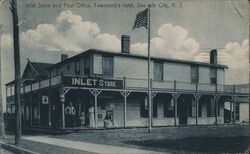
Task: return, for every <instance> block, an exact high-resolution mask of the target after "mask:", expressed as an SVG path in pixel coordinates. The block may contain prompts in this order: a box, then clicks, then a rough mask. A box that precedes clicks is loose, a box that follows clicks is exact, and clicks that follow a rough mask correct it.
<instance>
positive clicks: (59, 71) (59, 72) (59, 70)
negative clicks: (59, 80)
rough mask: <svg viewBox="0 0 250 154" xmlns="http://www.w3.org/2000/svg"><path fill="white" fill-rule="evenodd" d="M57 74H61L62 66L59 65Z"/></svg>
mask: <svg viewBox="0 0 250 154" xmlns="http://www.w3.org/2000/svg"><path fill="white" fill-rule="evenodd" d="M56 74H57V75H60V74H61V68H60V67H57V68H56Z"/></svg>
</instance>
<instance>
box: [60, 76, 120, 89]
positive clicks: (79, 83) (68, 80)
mask: <svg viewBox="0 0 250 154" xmlns="http://www.w3.org/2000/svg"><path fill="white" fill-rule="evenodd" d="M62 82H63V85H64V86H73V87H89V88H104V89H123V80H113V79H102V78H84V77H69V76H63V78H62Z"/></svg>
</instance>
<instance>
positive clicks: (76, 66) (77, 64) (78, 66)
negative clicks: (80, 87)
mask: <svg viewBox="0 0 250 154" xmlns="http://www.w3.org/2000/svg"><path fill="white" fill-rule="evenodd" d="M75 73H76V74H80V59H77V60H76V61H75Z"/></svg>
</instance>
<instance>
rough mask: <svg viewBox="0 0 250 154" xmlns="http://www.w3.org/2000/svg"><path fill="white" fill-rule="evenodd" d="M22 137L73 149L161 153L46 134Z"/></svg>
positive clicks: (121, 152) (118, 152) (99, 151)
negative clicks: (59, 137) (51, 136)
mask: <svg viewBox="0 0 250 154" xmlns="http://www.w3.org/2000/svg"><path fill="white" fill-rule="evenodd" d="M23 139H25V140H30V141H34V142H40V143H45V144H51V145H56V146H62V147H65V148H71V149H75V150H82V151H88V152H91V153H102V154H104V153H108V154H112V153H113V154H162V153H160V152H155V151H149V150H140V149H135V148H125V147H119V146H111V145H102V144H94V143H87V142H79V141H71V140H66V139H57V138H50V137H46V136H29V137H23Z"/></svg>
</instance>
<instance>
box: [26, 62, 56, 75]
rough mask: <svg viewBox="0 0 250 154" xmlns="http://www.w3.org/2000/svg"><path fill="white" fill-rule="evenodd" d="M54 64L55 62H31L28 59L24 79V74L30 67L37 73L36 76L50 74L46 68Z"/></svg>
mask: <svg viewBox="0 0 250 154" xmlns="http://www.w3.org/2000/svg"><path fill="white" fill-rule="evenodd" d="M52 65H53V64H50V63H40V62H31V61H29V60H28V63H27V65H26V67H25V69H24V72H23V75H22V79H23V78H24V75H25V74H26V72H27V71H29V69H30V68H31V69H32V70H33V71H34V72H35V73H36V76H41V75H48V74H49V72H48V71H47V70H46V68H47V67H50V66H52Z"/></svg>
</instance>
